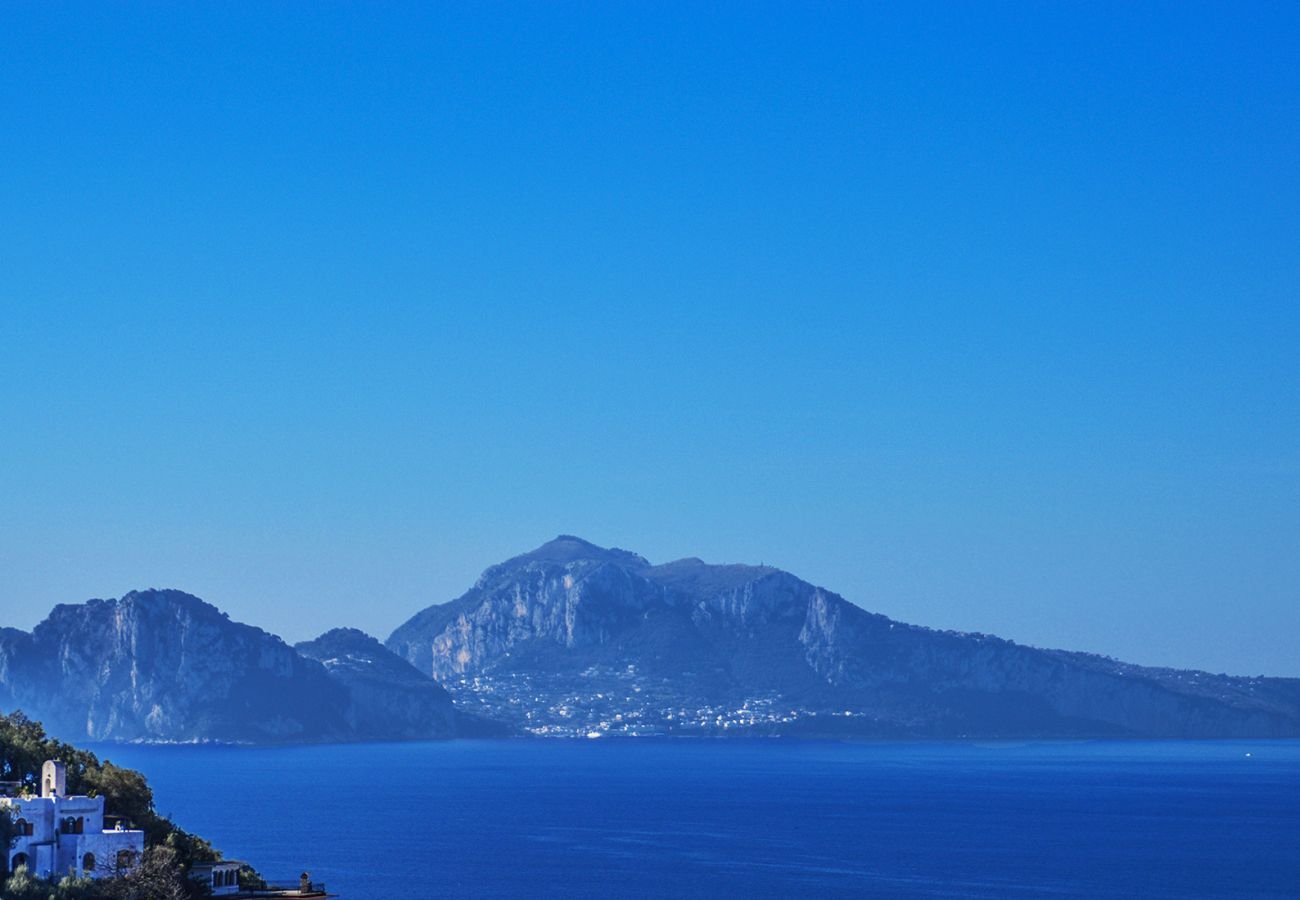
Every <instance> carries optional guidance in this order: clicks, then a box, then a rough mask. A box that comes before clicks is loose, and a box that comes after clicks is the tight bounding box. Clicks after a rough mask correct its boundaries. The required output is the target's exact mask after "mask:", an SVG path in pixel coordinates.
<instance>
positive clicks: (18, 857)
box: [9, 853, 27, 872]
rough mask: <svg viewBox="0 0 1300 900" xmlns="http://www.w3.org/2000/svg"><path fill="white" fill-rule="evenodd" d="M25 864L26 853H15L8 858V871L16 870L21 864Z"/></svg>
mask: <svg viewBox="0 0 1300 900" xmlns="http://www.w3.org/2000/svg"><path fill="white" fill-rule="evenodd" d="M25 865H27V854H26V853H15V854H14V858H13V859H11V860H9V871H10V872H17V871H18V870H19V869H21V868H22V867H23V866H25Z"/></svg>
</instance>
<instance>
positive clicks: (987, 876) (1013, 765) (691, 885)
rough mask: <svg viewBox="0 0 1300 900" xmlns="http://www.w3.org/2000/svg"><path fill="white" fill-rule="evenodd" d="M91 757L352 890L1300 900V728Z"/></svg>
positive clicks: (221, 837) (161, 800)
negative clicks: (1236, 736) (1065, 739)
mask: <svg viewBox="0 0 1300 900" xmlns="http://www.w3.org/2000/svg"><path fill="white" fill-rule="evenodd" d="M95 749H96V750H97V752H99V754H100V755H101V757H108V758H110V759H112V760H113V761H114V762H116V763H118V764H120V765H126V766H130V767H132V768H135V769H139V770H141V771H142V772H144V773H145V774H146V775H147V776H148V778H149V781H150V783H151V784H152V785H153V788H154V794H155V800H156V805H157V807H158V810H159V811H160V812H162V813H165V814H167V815H169V816H171V817H172V818H173V819H175V821H177V822H178V823H179V824H181V825H182V826H183V827H185V828H187V829H189V830H191V831H194V832H197V833H199V834H202V835H204V836H205V837H207V838H209V839H210V840H212V841H213V843H215V844H216V845H217V846H218V847H220V848H221V849H222V850H223V851H224V852H225V854H226V856H228V857H233V858H238V859H243V860H247V861H248V862H250V863H251V864H253V865H254V866H255V867H256V868H257V869H259V870H260V871H261V872H262V873H263V874H264V875H265V876H266V877H268V878H272V879H281V880H296V879H297V878H298V875H299V873H300V872H303V871H307V872H310V874H311V877H312V879H313V880H317V881H324V882H325V885H326V888H327V889H328V890H329V891H330V892H331V893H333V894H337V895H338V896H339V897H341V898H343V900H369V898H405V900H422V898H444V897H445V898H462V897H520V898H589V897H590V898H597V897H599V898H606V897H673V898H678V897H709V898H715V897H746V898H765V897H995V898H1006V897H1105V898H1112V897H1135V898H1158V897H1300V741H1168V742H1137V741H1122V742H1121V741H1090V742H1078V743H1061V742H1050V743H960V742H957V743H836V742H809V741H795V740H783V739H767V740H731V739H729V740H705V739H700V740H692V739H621V740H616V739H608V738H604V739H596V740H499V741H450V742H437V743H392V744H339V745H330V746H299V747H232V746H211V745H200V746H149V745H101V746H99V747H96V748H95Z"/></svg>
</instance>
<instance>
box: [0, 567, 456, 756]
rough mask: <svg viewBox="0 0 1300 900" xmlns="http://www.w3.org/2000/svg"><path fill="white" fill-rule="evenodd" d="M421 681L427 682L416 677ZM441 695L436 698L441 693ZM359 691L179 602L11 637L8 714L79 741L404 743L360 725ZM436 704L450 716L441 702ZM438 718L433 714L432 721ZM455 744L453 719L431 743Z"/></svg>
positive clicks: (373, 716) (404, 730) (68, 616)
mask: <svg viewBox="0 0 1300 900" xmlns="http://www.w3.org/2000/svg"><path fill="white" fill-rule="evenodd" d="M412 674H415V675H417V677H418V673H414V672H412ZM432 687H433V689H434V690H435V691H437V688H436V686H432ZM357 688H358V682H357V681H356V680H355V679H351V678H348V677H334V676H333V675H332V673H331V672H330V670H329V669H327V667H326V666H324V665H322V664H321V663H320V662H319V661H317V660H315V659H310V658H307V657H305V656H303V655H301V654H299V653H297V652H295V651H294V649H293V648H291V647H289V646H288V645H287V644H285V643H284V641H282V640H280V638H278V637H276V636H274V635H272V634H268V633H267V632H265V631H262V630H261V629H259V628H254V627H252V626H249V625H244V624H241V623H238V622H232V621H231V620H230V619H229V618H228V617H226V616H225V615H224V614H223V613H222V612H220V611H219V610H218V609H217V608H216V607H214V606H212V605H210V604H208V603H205V602H203V601H202V600H200V599H198V598H197V597H193V596H190V595H189V594H185V593H182V592H180V591H170V590H165V591H159V590H147V591H133V592H131V593H129V594H126V595H125V596H123V597H121V598H119V599H116V600H91V601H89V602H87V603H81V604H75V605H73V604H69V605H60V606H57V607H55V608H54V610H53V611H52V612H51V613H50V615H49V617H48V618H46V619H45V621H43V622H42V623H41V624H39V625H38V626H37V627H36V628H35V629H34V630H33V631H32V633H31V634H27V633H25V632H21V631H16V630H13V629H8V630H6V631H4V632H3V633H0V703H2V704H3V705H4V706H5V707H8V708H10V709H13V708H21V709H23V710H24V711H25V712H27V713H28V714H30V715H32V716H34V717H39V718H41V719H43V720H44V721H45V722H46V724H47V726H48V727H49V728H50V729H51V731H53V732H55V733H57V734H59V735H61V736H64V737H67V738H69V739H77V738H90V739H94V740H166V741H192V740H222V741H249V742H280V741H331V740H354V739H360V738H372V737H405V736H407V735H408V730H409V727H410V726H409V722H408V721H407V720H406V719H405V718H404V717H403V716H400V715H398V716H386V715H385V714H384V713H383V712H382V711H375V712H373V713H369V714H365V715H361V714H360V713H359V712H358V709H359V708H360V707H364V706H365V701H364V700H361V699H359V698H358V696H357V695H356V694H354V690H355V689H357ZM436 699H437V700H439V701H441V702H442V703H443V705H445V706H449V705H450V701H449V700H448V699H447V698H446V697H445V695H444V694H443V693H442V692H441V691H437V698H436ZM435 706H437V703H435V702H431V703H430V709H432V708H433V707H435ZM451 733H453V729H452V727H451V726H450V724H449V722H448V719H447V717H445V716H444V717H443V718H440V719H437V720H436V721H433V722H431V723H430V724H429V725H428V726H427V728H426V729H425V730H424V731H423V732H422V736H446V735H450V734H451Z"/></svg>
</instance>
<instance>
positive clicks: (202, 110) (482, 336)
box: [0, 3, 1300, 675]
mask: <svg viewBox="0 0 1300 900" xmlns="http://www.w3.org/2000/svg"><path fill="white" fill-rule="evenodd" d="M1298 40H1300V7H1297V6H1296V5H1294V4H1286V3H1274V4H1232V5H1231V6H1229V5H1226V4H1208V5H1200V4H1187V3H1178V4H1167V5H1140V6H1139V5H1137V4H1118V3H1117V4H1111V5H1105V4H1064V3H1063V4H1025V5H1019V4H985V5H976V4H969V5H956V4H939V5H933V6H930V5H924V4H909V5H907V8H906V9H897V10H888V9H883V8H872V7H866V6H853V5H848V4H843V5H841V4H827V5H821V4H736V5H720V6H719V5H711V6H709V7H707V8H706V7H705V6H704V5H694V4H691V5H679V6H675V7H670V6H667V5H665V4H659V3H653V4H592V5H571V4H524V5H505V4H458V5H453V4H446V5H436V6H435V5H430V6H425V5H422V4H420V5H400V4H265V3H257V4H253V3H249V4H238V3H229V4H226V3H223V4H209V5H198V4H185V5H183V6H177V5H167V4H156V5H154V4H138V5H133V6H128V5H122V4H112V5H93V6H92V5H76V4H72V5H66V4H39V3H14V4H6V5H5V6H4V7H3V8H2V9H0V116H2V117H3V118H2V119H0V123H2V125H3V132H2V133H3V136H4V139H3V141H0V208H2V209H3V215H0V273H2V276H0V314H2V315H0V623H3V624H10V625H15V626H19V627H24V628H28V627H31V626H32V625H34V624H35V623H36V622H37V621H38V620H39V619H40V618H41V617H42V616H43V615H44V614H45V612H46V611H48V609H49V607H50V606H51V605H53V604H54V603H56V602H74V601H80V600H83V599H86V598H88V597H91V596H117V595H120V594H122V593H124V592H126V591H128V590H130V589H132V588H136V587H146V586H156V587H164V586H169V587H179V588H183V589H186V590H189V591H191V592H193V593H197V594H199V595H200V596H203V597H204V598H205V599H208V600H211V601H212V602H214V603H216V604H218V605H219V606H221V607H222V608H223V609H225V610H227V611H228V612H230V614H231V615H232V616H233V617H235V618H237V619H242V620H245V621H250V622H253V623H255V624H258V625H261V626H263V627H265V628H267V629H269V630H272V631H275V632H277V633H280V634H282V635H284V636H285V637H286V638H288V639H290V640H299V639H303V638H306V637H309V636H312V635H314V634H315V633H317V632H319V631H321V630H324V629H325V628H327V627H332V626H335V625H342V624H350V625H356V626H359V627H362V628H365V629H366V630H368V631H371V632H372V633H375V634H377V635H379V636H380V637H384V636H386V635H387V633H388V632H389V631H390V630H391V629H392V628H393V627H394V626H396V625H397V624H399V623H400V622H401V621H402V620H404V619H405V618H406V617H407V616H409V615H410V614H412V613H413V612H415V611H416V610H418V609H419V608H421V607H423V606H425V605H427V604H429V603H432V602H441V601H444V600H447V599H450V598H452V597H454V596H456V595H457V594H459V593H461V592H462V591H463V590H464V589H465V588H467V587H468V586H469V585H470V583H472V581H473V579H474V578H475V577H476V576H477V574H478V572H479V571H481V570H482V569H483V568H484V567H486V566H487V565H489V564H491V563H493V562H496V561H499V560H500V559H503V558H505V557H507V556H510V555H513V554H514V553H517V552H521V551H524V550H526V549H529V548H531V547H533V546H535V545H537V544H539V543H541V542H543V541H545V540H547V539H549V538H550V537H552V536H553V535H555V534H556V533H559V532H573V533H577V534H581V535H583V536H585V537H587V538H588V539H590V540H592V541H595V542H597V543H601V544H612V545H618V546H623V547H627V548H629V549H634V550H637V551H639V552H641V553H642V554H644V555H646V556H647V557H649V558H651V559H652V560H655V561H666V560H668V559H673V558H677V557H681V556H691V555H698V556H701V557H703V558H705V559H708V560H711V561H719V562H724V561H748V562H760V561H762V562H767V563H769V564H774V565H779V566H782V567H783V568H787V569H789V570H791V571H794V572H795V573H797V574H799V575H801V576H802V577H804V578H807V579H808V580H811V581H814V582H817V583H819V584H823V585H825V586H827V587H830V588H832V589H834V590H836V591H838V592H839V593H842V594H844V595H845V596H847V597H848V598H849V599H851V600H854V601H856V602H858V603H860V604H862V605H863V606H866V607H868V608H871V609H873V610H877V611H880V612H883V613H886V614H888V615H891V616H894V617H897V618H901V619H904V620H907V621H912V622H917V623H920V624H926V625H932V626H936V627H947V628H957V629H963V630H979V631H986V632H993V633H997V634H1001V635H1004V636H1007V637H1011V638H1014V639H1017V640H1020V641H1024V642H1027V643H1035V644H1041V645H1052V646H1065V647H1070V648H1078V649H1087V650H1095V651H1099V652H1104V653H1110V654H1113V655H1117V656H1120V657H1123V658H1127V659H1131V660H1134V661H1137V662H1147V663H1159V664H1173V665H1195V666H1198V667H1203V668H1208V669H1211V670H1214V671H1233V672H1242V673H1251V674H1253V673H1269V674H1290V675H1300V663H1298V662H1297V653H1296V651H1297V646H1298V645H1297V640H1298V639H1300V352H1298V349H1297V348H1300V303H1298V302H1297V294H1298V290H1297V288H1298V287H1300V164H1298V163H1300V64H1297V62H1296V55H1295V47H1296V46H1297V41H1298Z"/></svg>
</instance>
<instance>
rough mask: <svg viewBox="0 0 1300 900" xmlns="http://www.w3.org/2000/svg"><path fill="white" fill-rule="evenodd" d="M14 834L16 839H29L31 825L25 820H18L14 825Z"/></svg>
mask: <svg viewBox="0 0 1300 900" xmlns="http://www.w3.org/2000/svg"><path fill="white" fill-rule="evenodd" d="M14 834H15V835H16V836H18V837H31V836H32V823H31V822H28V821H27V820H26V819H19V820H18V821H17V822H15V823H14Z"/></svg>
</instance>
